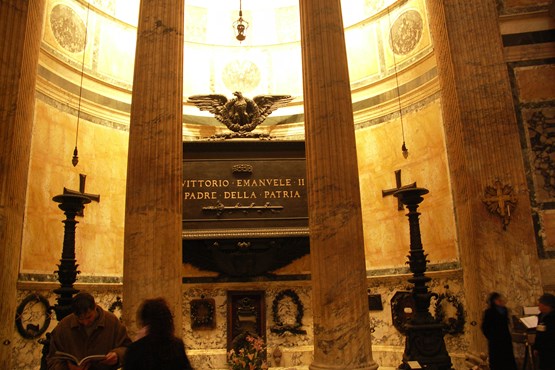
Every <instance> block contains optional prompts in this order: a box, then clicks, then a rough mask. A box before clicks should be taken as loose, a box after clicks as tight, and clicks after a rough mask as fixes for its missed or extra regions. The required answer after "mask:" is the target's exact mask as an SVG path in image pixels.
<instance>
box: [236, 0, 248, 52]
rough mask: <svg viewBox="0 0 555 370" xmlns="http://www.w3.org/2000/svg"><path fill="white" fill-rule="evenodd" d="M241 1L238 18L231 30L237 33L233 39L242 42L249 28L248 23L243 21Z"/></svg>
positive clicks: (240, 2)
mask: <svg viewBox="0 0 555 370" xmlns="http://www.w3.org/2000/svg"><path fill="white" fill-rule="evenodd" d="M242 5H243V4H242V0H239V18H238V19H237V20H236V21H235V22H233V29H234V30H236V31H237V35H236V36H235V38H236V39H237V40H239V42H242V41H244V40H245V38H246V37H247V35H246V32H247V29H248V28H249V22H247V21H246V20H244V19H243V7H242Z"/></svg>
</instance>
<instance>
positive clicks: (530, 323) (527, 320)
mask: <svg viewBox="0 0 555 370" xmlns="http://www.w3.org/2000/svg"><path fill="white" fill-rule="evenodd" d="M520 321H521V322H522V323H523V324H524V325H526V329H534V328H536V327H537V326H538V317H537V316H526V317H521V318H520Z"/></svg>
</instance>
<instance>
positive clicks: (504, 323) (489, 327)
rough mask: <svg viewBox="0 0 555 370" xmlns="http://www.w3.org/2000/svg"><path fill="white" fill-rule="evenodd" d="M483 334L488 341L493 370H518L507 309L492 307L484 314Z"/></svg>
mask: <svg viewBox="0 0 555 370" xmlns="http://www.w3.org/2000/svg"><path fill="white" fill-rule="evenodd" d="M482 332H483V333H484V335H485V336H486V338H487V339H488V350H489V364H490V369H491V370H517V367H516V362H515V356H514V352H513V342H512V337H511V332H510V331H509V314H508V312H507V309H505V308H501V309H500V308H498V307H490V308H488V309H487V310H486V311H485V312H484V320H483V321H482Z"/></svg>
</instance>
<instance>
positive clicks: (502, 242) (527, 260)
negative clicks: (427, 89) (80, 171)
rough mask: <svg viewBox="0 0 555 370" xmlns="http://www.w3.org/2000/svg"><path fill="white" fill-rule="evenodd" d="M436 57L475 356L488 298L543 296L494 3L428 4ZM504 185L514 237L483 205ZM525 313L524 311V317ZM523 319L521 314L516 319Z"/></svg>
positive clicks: (435, 0)
mask: <svg viewBox="0 0 555 370" xmlns="http://www.w3.org/2000/svg"><path fill="white" fill-rule="evenodd" d="M427 7H428V11H429V18H430V27H431V31H432V36H433V41H434V50H435V53H436V58H437V64H438V74H439V81H440V85H441V104H442V112H443V121H444V125H445V143H446V149H447V155H448V160H449V170H450V178H451V186H452V190H453V198H454V206H455V216H456V220H457V240H458V243H459V251H460V259H461V263H462V266H463V276H464V284H465V292H466V308H467V314H468V317H467V322H468V323H474V324H475V325H474V326H472V324H471V326H467V328H466V331H467V332H468V333H470V335H471V350H475V351H484V349H485V348H486V347H485V338H484V337H483V336H482V334H481V333H480V330H479V324H480V322H481V316H482V310H483V309H484V308H485V298H486V295H487V294H488V293H489V292H491V291H499V292H501V293H504V294H506V296H507V298H508V300H509V306H510V307H512V308H514V309H516V308H520V306H522V305H534V304H535V302H536V299H537V297H538V295H539V294H540V292H541V290H542V284H541V276H540V269H539V260H538V254H537V251H536V242H535V237H534V228H533V224H532V218H531V208H530V200H529V194H528V188H527V183H526V174H525V167H524V162H523V156H522V150H521V146H520V137H519V131H518V126H517V122H516V118H515V112H514V106H513V100H512V96H511V87H510V83H509V78H508V73H507V65H506V63H505V62H504V59H503V45H502V42H501V35H500V31H499V23H498V14H497V11H496V1H495V0H482V1H467V0H450V1H443V0H427ZM496 179H499V180H500V181H501V182H502V183H504V184H510V185H512V186H513V188H514V191H515V194H516V198H517V201H518V205H517V207H516V209H515V210H514V211H513V212H511V217H512V218H511V221H510V224H509V225H508V227H507V230H503V227H502V221H501V219H500V218H499V217H496V216H494V215H492V214H490V213H489V212H488V211H487V210H486V207H485V205H484V203H483V198H484V189H485V187H486V186H488V185H490V186H492V185H493V183H494V181H495V180H496ZM517 312H518V311H517ZM517 312H516V313H517Z"/></svg>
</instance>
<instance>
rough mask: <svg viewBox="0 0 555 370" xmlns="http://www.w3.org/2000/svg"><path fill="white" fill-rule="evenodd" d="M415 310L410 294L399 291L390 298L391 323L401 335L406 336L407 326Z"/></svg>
mask: <svg viewBox="0 0 555 370" xmlns="http://www.w3.org/2000/svg"><path fill="white" fill-rule="evenodd" d="M414 310H415V304H414V298H413V297H412V292H410V291H406V290H399V291H397V292H395V294H394V295H393V297H392V298H391V321H392V322H393V326H394V327H395V329H397V330H398V331H399V332H400V333H401V334H403V335H407V324H408V322H409V320H410V319H411V318H412V314H413V312H414Z"/></svg>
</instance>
